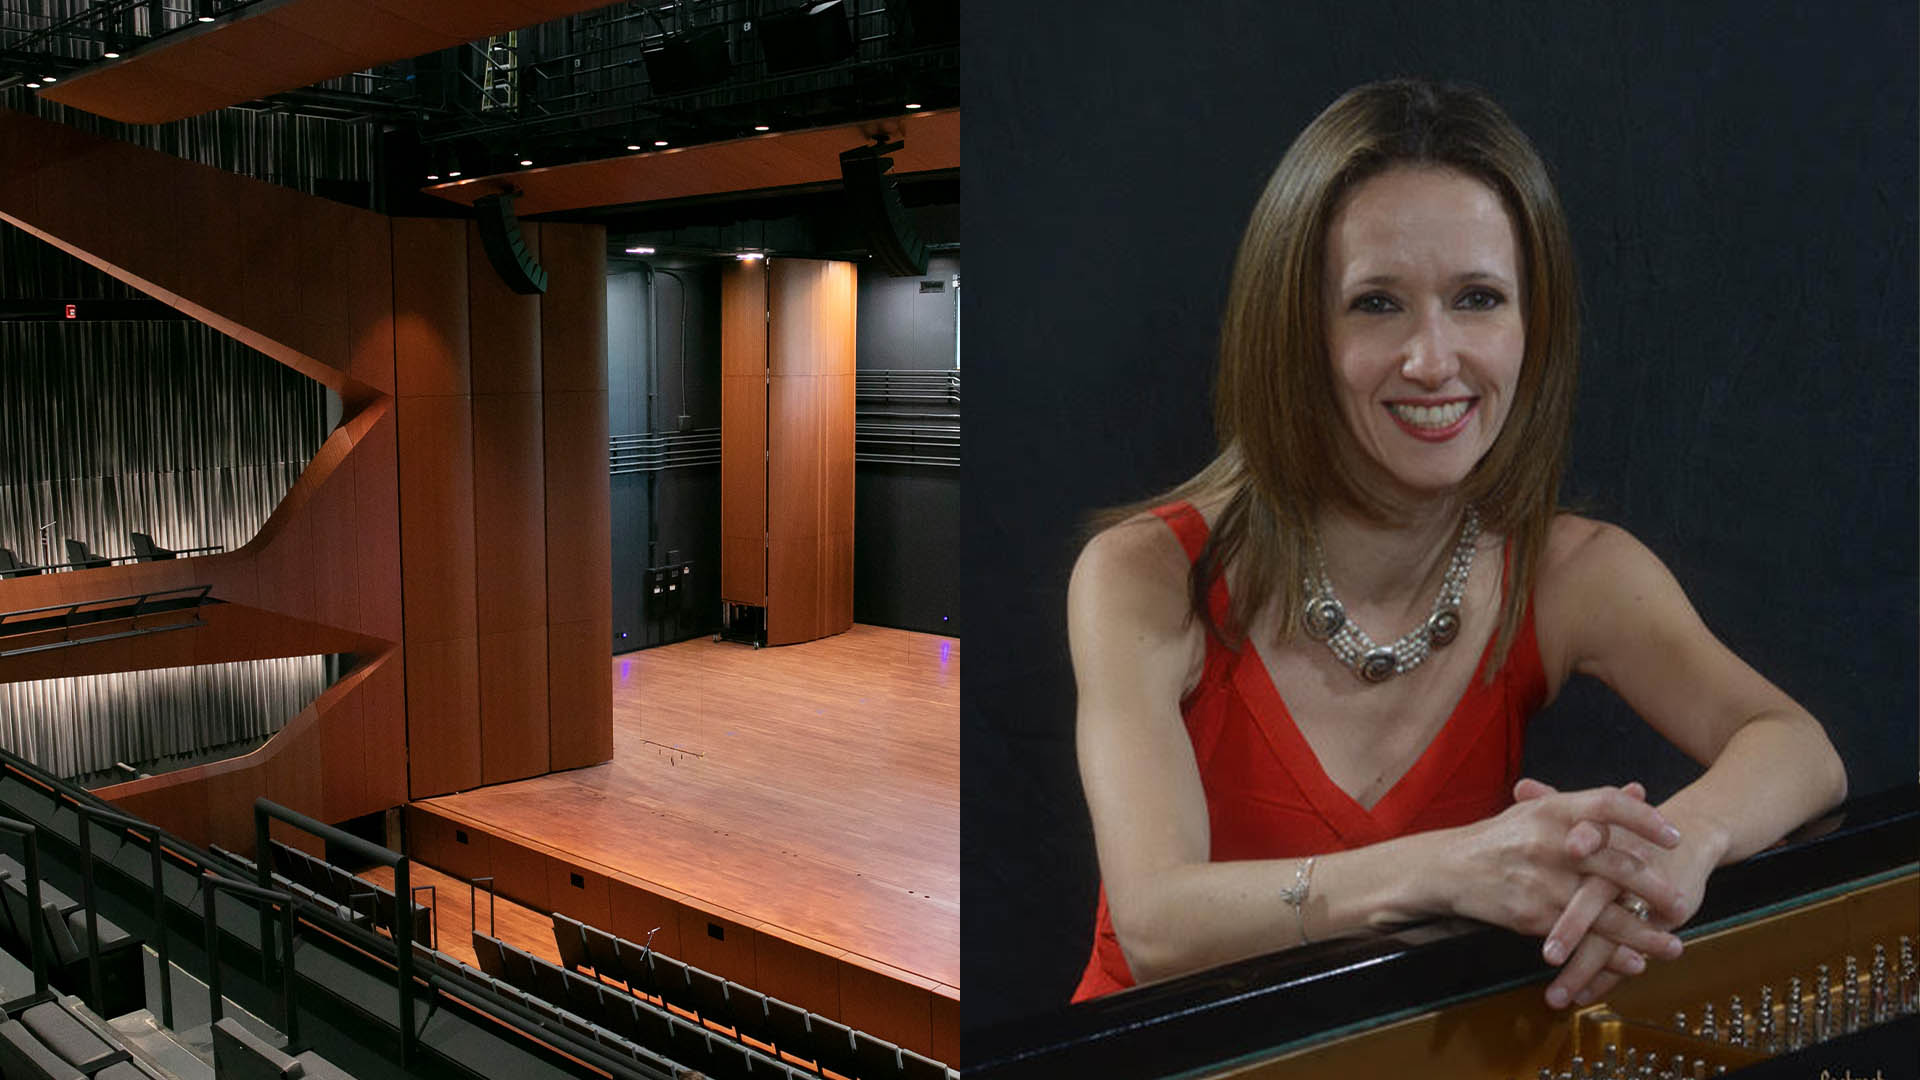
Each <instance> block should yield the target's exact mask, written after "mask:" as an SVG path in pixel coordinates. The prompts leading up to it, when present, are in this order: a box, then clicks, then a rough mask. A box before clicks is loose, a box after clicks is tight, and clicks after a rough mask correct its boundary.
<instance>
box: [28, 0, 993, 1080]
mask: <svg viewBox="0 0 1920 1080" xmlns="http://www.w3.org/2000/svg"><path fill="white" fill-rule="evenodd" d="M956 6H957V5H956V2H955V0H840V2H834V3H825V4H808V5H801V6H798V7H794V6H791V5H785V4H776V3H767V2H763V0H688V2H685V3H676V4H673V5H658V4H638V3H618V4H613V5H606V6H603V5H602V4H599V3H595V2H591V0H587V2H569V0H488V2H485V3H474V2H470V0H405V2H402V0H0V894H4V900H5V905H4V908H3V909H0V1009H3V1010H4V1018H0V1075H5V1076H8V1077H13V1076H15V1075H16V1074H17V1075H20V1076H67V1075H70V1074H71V1073H72V1072H73V1071H74V1070H75V1069H78V1070H79V1072H80V1073H82V1074H84V1075H88V1076H95V1075H97V1076H101V1077H107V1078H109V1080H114V1078H125V1077H215V1076H218V1077H226V1076H261V1075H269V1074H270V1075H275V1076H280V1075H303V1074H304V1075H306V1076H335V1075H350V1076H357V1077H399V1076H435V1077H442V1076H445V1077H455V1076H471V1077H487V1078H505V1077H529V1078H532V1077H589V1076H594V1077H615V1078H621V1080H625V1078H648V1080H671V1078H677V1077H685V1076H694V1075H699V1076H707V1077H748V1076H751V1077H754V1078H756V1080H758V1078H761V1077H766V1076H775V1077H788V1078H802V1077H813V1078H818V1077H826V1076H839V1077H843V1078H848V1080H875V1078H879V1077H895V1076H898V1077H914V1078H921V1077H925V1078H929V1080H946V1078H949V1077H953V1076H955V1075H956V1072H955V1068H956V1067H957V1066H958V1065H959V1063H960V1046H959V1027H960V1016H959V1013H960V1005H959V997H960V989H959V987H960V944H959V933H960V927H959V920H960V915H959V891H960V881H959V801H960V792H959V771H960V764H959V763H960V746H959V674H960V672H959V669H960V640H959V637H960V599H959V598H960V584H959V582H960V570H959V554H958V543H959V535H960V524H959V485H960V469H959V464H960V451H959V447H960V432H961V425H962V412H961V408H960V296H959V289H960V214H959V198H960V195H959V190H960V189H959V184H960V157H959V145H960V110H959V43H958V25H957V24H958V19H957V13H956ZM402 898H405V900H406V901H407V902H406V903H404V904H403V899H402Z"/></svg>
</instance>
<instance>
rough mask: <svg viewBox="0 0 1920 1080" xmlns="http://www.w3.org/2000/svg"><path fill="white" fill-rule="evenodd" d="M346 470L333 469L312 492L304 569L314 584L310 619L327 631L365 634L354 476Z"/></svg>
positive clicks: (351, 470) (357, 506) (357, 507)
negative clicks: (308, 547) (347, 628)
mask: <svg viewBox="0 0 1920 1080" xmlns="http://www.w3.org/2000/svg"><path fill="white" fill-rule="evenodd" d="M358 472H359V470H358V469H355V468H353V467H351V466H347V467H343V468H339V469H336V470H335V471H334V473H333V475H332V476H330V477H329V478H328V479H327V482H326V483H325V484H323V485H321V487H320V490H318V491H316V492H314V494H313V501H312V503H311V510H312V513H311V514H309V515H308V521H309V523H310V524H309V528H310V530H311V551H312V554H311V557H310V560H309V562H308V564H307V567H306V572H307V574H308V576H309V580H311V581H312V583H313V618H314V620H315V621H316V622H321V623H325V624H327V625H329V626H350V627H356V628H362V629H364V628H365V626H366V623H365V622H363V621H362V620H361V618H360V558H359V541H358V538H357V537H356V536H355V535H354V531H355V530H354V519H355V517H356V516H357V514H358V509H359V498H358V495H357V492H356V487H357V485H356V484H355V482H354V481H355V479H356V475H357V474H358Z"/></svg>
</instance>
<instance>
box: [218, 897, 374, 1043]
mask: <svg viewBox="0 0 1920 1080" xmlns="http://www.w3.org/2000/svg"><path fill="white" fill-rule="evenodd" d="M200 884H201V886H202V890H203V891H202V892H201V894H200V904H201V911H202V915H203V917H204V918H205V919H206V925H207V1000H208V1006H207V1026H208V1027H209V1028H211V1027H212V1026H213V1025H214V1024H217V1023H219V1022H220V1017H221V1016H222V1015H223V1012H222V1009H221V1005H220V924H219V923H218V922H217V921H216V920H215V918H214V906H215V903H216V901H218V900H219V898H220V894H221V893H223V892H229V893H233V894H235V895H237V896H244V897H246V898H248V899H250V900H257V901H260V902H261V903H262V904H269V905H277V906H278V907H279V908H280V914H281V931H282V936H281V944H282V945H283V946H284V947H285V949H286V951H287V954H286V963H284V964H282V965H281V975H282V980H283V983H284V987H283V989H282V990H281V993H282V994H284V995H285V998H284V1000H285V1002H286V1009H285V1011H286V1024H285V1026H286V1033H287V1046H286V1051H287V1053H289V1054H298V1053H299V1052H300V1050H299V1045H300V1010H299V1008H298V1003H297V1001H296V1000H295V996H294V991H295V972H294V969H293V935H294V928H293V924H294V921H295V919H294V913H293V894H292V893H290V892H283V891H282V890H279V889H265V888H260V887H259V886H255V885H249V884H247V883H246V882H244V881H241V880H239V879H238V878H230V877H227V876H226V875H224V874H222V873H220V872H219V871H217V870H202V871H200ZM269 918H270V916H269V914H268V908H267V907H264V906H263V907H262V908H261V909H260V922H261V928H262V933H261V935H260V960H261V966H262V968H263V969H264V968H265V966H266V961H267V957H268V949H267V943H268V942H269V941H270V940H272V939H271V937H270V936H269V935H268V934H267V933H266V932H265V930H266V923H267V922H268V920H269ZM261 977H262V978H265V977H266V972H265V970H262V972H261ZM406 1045H407V1040H406V1038H405V1033H402V1040H401V1046H402V1048H403V1049H404V1048H405V1047H406Z"/></svg>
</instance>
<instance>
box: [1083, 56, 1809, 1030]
mask: <svg viewBox="0 0 1920 1080" xmlns="http://www.w3.org/2000/svg"><path fill="white" fill-rule="evenodd" d="M1575 295H1576V290H1575V285H1574V275H1573V262H1572V257H1571V246H1570V244H1569V241H1568V239H1567V229H1566V225H1565V222H1564V219H1563V215H1562V213H1561V210H1560V204H1559V200H1558V198H1557V196H1556V195H1555V193H1554V190H1553V187H1552V184H1551V182H1550V181H1549V179H1548V176H1547V170H1546V167H1545V165H1544V164H1543V163H1542V162H1541V160H1540V158H1539V156H1538V154H1537V153H1536V152H1535V151H1534V149H1533V147H1532V144H1531V143H1530V142H1529V141H1528V140H1527V139H1526V137H1525V136H1524V135H1523V134H1521V133H1520V132H1519V131H1518V130H1517V129H1516V128H1515V127H1514V126H1513V125H1512V123H1511V122H1510V121H1509V120H1508V119H1507V117H1506V115H1505V114H1504V113H1503V112H1502V111H1501V110H1500V108H1499V107H1498V106H1497V105H1496V104H1494V103H1493V101H1492V100H1491V99H1489V98H1488V97H1487V96H1486V95H1485V94H1483V93H1481V92H1480V91H1478V90H1474V89H1471V88H1468V87H1463V86H1458V85H1441V84H1434V83H1428V82H1421V81H1413V80H1396V81H1392V82H1385V83H1375V84H1370V85H1367V86H1362V87H1359V88H1357V89H1355V90H1352V91H1350V92H1348V93H1347V94H1346V95H1344V96H1342V97H1341V98H1340V99H1339V100H1338V101H1336V102H1335V103H1334V104H1333V105H1331V106H1330V107H1329V108H1328V109H1327V110H1326V111H1325V112H1323V113H1322V114H1321V115H1320V116H1319V117H1318V118H1316V119H1315V120H1314V121H1313V123H1311V124H1310V125H1309V126H1308V127H1307V129H1306V130H1305V131H1304V132H1303V133H1302V134H1301V135H1300V137H1299V138H1298V139H1297V140H1296V141H1295V143H1294V145H1293V147H1292V149H1290V150H1289V151H1288V153H1287V155H1286V157H1285V158H1284V159H1283V160H1282V162H1281V164H1280V166H1279V167H1278V169H1277V170H1276V171H1275V172H1274V175H1273V178H1272V179H1271V180H1270V181H1269V183H1268V185H1267V188H1266V191H1265V193H1264V194H1263V196H1262V197H1261V199H1260V202H1259V204H1258V206H1257V207H1256V209H1255V211H1254V214H1253V218H1252V221H1251V222H1250V223H1249V225H1248V228H1247V231H1246V234H1245V237H1244V238H1243V240H1242V244H1241V248H1240V253H1239V257H1238V259H1237V261H1236V264H1235V269H1234V280H1233V284H1232V286H1231V288H1230V291H1229V299H1228V307H1227V314H1226V318H1225V321H1224V325H1223V328H1222V334H1221V361H1220V380H1219V397H1218V402H1217V413H1216V423H1217V426H1218V429H1219V434H1220V444H1221V447H1222V450H1221V451H1220V453H1219V455H1218V456H1217V457H1216V458H1215V459H1214V461H1213V462H1212V463H1211V464H1209V465H1208V466H1207V467H1206V468H1205V469H1203V470H1202V471H1201V472H1200V473H1199V474H1197V475H1196V476H1195V477H1193V478H1192V479H1191V480H1189V481H1187V482H1186V483H1184V484H1181V485H1179V486H1178V487H1176V488H1174V489H1173V490H1172V491H1170V492H1167V493H1165V494H1164V495H1162V496H1160V497H1157V498H1155V499H1153V500H1149V501H1148V502H1146V503H1143V504H1140V505H1138V506H1136V507H1133V508H1129V509H1126V510H1121V511H1116V512H1115V513H1114V514H1113V515H1112V516H1111V517H1110V519H1109V522H1108V527H1106V528H1105V529H1104V530H1102V531H1101V532H1099V533H1098V534H1097V535H1096V536H1095V537H1094V538H1093V539H1092V540H1091V541H1090V542H1089V543H1088V544H1087V546H1086V548H1085V550H1084V551H1083V552H1082V553H1081V555H1080V558H1079V560H1078V562H1077V564H1076V566H1075V568H1074V572H1073V579H1072V584H1071V585H1070V587H1069V593H1068V632H1069V637H1070V641H1071V651H1072V657H1073V666H1074V676H1075V683H1076V687H1077V691H1078V705H1077V745H1078V751H1079V762H1080V770H1081V777H1082V781H1083V784H1084V787H1085V790H1086V796H1087V802H1088V805H1089V808H1090V810H1091V812H1092V819H1093V826H1094V834H1095V840H1096V843H1097V846H1098V849H1099V860H1100V869H1101V875H1102V879H1103V892H1102V896H1101V899H1100V902H1099V905H1098V911H1097V913H1096V923H1097V933H1096V938H1095V942H1094V948H1093V953H1092V956H1091V958H1090V960H1089V963H1088V965H1087V968H1086V971H1085V974H1084V976H1083V978H1082V980H1081V983H1080V986H1079V989H1078V991H1077V992H1076V994H1075V997H1076V999H1077V1000H1079V999H1085V998H1089V997H1093V996H1097V995H1100V994H1104V993H1107V992H1110V991H1113V990H1117V989H1120V988H1123V987H1126V986H1129V985H1132V984H1133V983H1134V982H1135V981H1137V980H1147V979H1157V978H1162V977H1166V976H1170V975H1174V974H1179V973H1183V972H1188V971H1192V970H1195V969H1198V968H1201V967H1205V966H1209V965H1213V964H1217V963H1220V962H1223V961H1227V960H1231V959H1236V958H1240V957H1245V956H1250V955H1254V954H1257V953H1263V952H1270V951H1273V950H1277V949H1284V948H1288V947H1291V946H1295V945H1299V944H1303V943H1306V942H1309V941H1313V940H1319V939H1323V938H1327V937H1333V936H1341V935H1350V934H1364V933H1372V932H1377V931H1380V930H1383V929H1388V928H1392V927H1396V926H1399V925H1403V924H1405V923H1408V922H1411V921H1414V920H1417V919H1422V918H1426V917H1431V916H1437V915H1464V916H1469V917H1472V918H1476V919H1479V920H1481V921H1484V922H1488V923H1492V924H1495V925H1499V926H1504V927H1507V928H1509V929H1512V930H1516V931H1518V932H1521V933H1524V934H1528V935H1531V936H1534V937H1538V938H1541V939H1543V941H1542V955H1543V956H1544V958H1545V959H1546V961H1547V962H1548V963H1550V964H1554V965H1563V970H1562V971H1561V972H1560V974H1559V976H1558V977H1557V978H1556V979H1555V980H1554V981H1553V983H1552V985H1551V986H1550V987H1549V988H1548V990H1547V993H1546V998H1547V1002H1548V1003H1549V1004H1550V1005H1551V1006H1553V1007H1555V1008H1560V1007H1564V1006H1566V1005H1567V1004H1569V1003H1571V1002H1576V1001H1578V1002H1586V1001H1591V1000H1593V999H1594V998H1595V997H1596V996H1597V995H1598V994H1600V993H1603V992H1604V991H1605V990H1607V989H1608V988H1609V987H1610V986H1611V985H1612V984H1613V983H1614V982H1615V981H1616V980H1617V979H1619V978H1620V977H1623V976H1627V975H1631V974H1635V973H1638V972H1639V971H1641V970H1643V969H1644V968H1645V966H1646V963H1647V958H1648V957H1649V956H1659V957H1672V956H1675V955H1678V953H1679V951H1680V947H1681V946H1680V941H1679V939H1678V938H1677V937H1675V936H1673V935H1672V934H1671V933H1670V932H1669V931H1670V930H1672V929H1673V928H1675V927H1677V926H1678V925H1680V924H1681V923H1683V922H1685V921H1686V920H1687V919H1688V918H1689V917H1690V916H1691V915H1692V914H1693V912H1694V911H1695V910H1696V909H1697V908H1698V906H1699V904H1700V901H1701V898H1702V894H1703V890H1704V887H1705V881H1706V877H1707V874H1708V872H1709V871H1711V870H1712V869H1713V868H1714V867H1715V866H1717V865H1719V864H1721V863H1723V862H1727V861H1731V860H1734V859H1738V858H1743V857H1745V856H1746V855H1749V854H1752V853H1753V852H1755V851H1757V850H1759V849H1760V848H1762V847H1764V846H1766V845H1768V844H1770V843H1772V842H1773V841H1774V840H1776V839H1778V838H1779V837H1780V836H1781V835H1783V834H1784V833H1785V832H1787V831H1788V830H1789V829H1791V828H1792V827H1794V826H1795V825H1797V824H1799V823H1800V822H1802V821H1804V820H1806V819H1807V818H1809V817H1811V816H1812V815H1814V814H1816V813H1818V812H1819V811H1821V810H1823V809H1825V808H1827V807H1829V806H1831V805H1833V804H1834V803H1836V802H1838V801H1839V800H1840V798H1841V797H1842V795H1843V794H1844V792H1845V787H1846V782H1845V776H1844V772H1843V770H1842V769H1841V766H1840V762H1839V759H1838V757H1837V756H1836V755H1835V753H1834V751H1833V749H1832V747H1831V746H1830V745H1829V743H1828V740H1827V737H1826V735H1825V733H1824V732H1823V729H1822V728H1821V725H1820V724H1819V723H1818V722H1816V721H1815V720H1814V719H1813V718H1812V717H1811V716H1810V715H1808V713H1807V712H1806V710H1804V709H1802V708H1801V707H1800V706H1799V705H1797V704H1796V703H1795V702H1794V701H1793V700H1792V699H1791V698H1789V697H1788V696H1787V695H1786V694H1785V693H1783V692H1781V691H1780V690H1779V689H1777V688H1775V687H1774V686H1773V685H1772V684H1771V683H1769V682H1768V681H1767V680H1766V679H1765V678H1763V677H1762V676H1761V675H1759V674H1758V673H1757V672H1755V671H1754V670H1753V669H1752V668H1751V667H1749V666H1747V665H1746V664H1745V663H1744V662H1742V661H1741V660H1740V659H1739V658H1738V657H1736V656H1735V655H1734V654H1733V653H1732V652H1730V651H1729V650H1728V649H1727V648H1726V647H1725V646H1723V645H1722V644H1721V643H1720V642H1719V641H1718V640H1717V639H1716V638H1715V637H1714V636H1713V634H1712V633H1711V632H1709V631H1708V629H1707V628H1706V626H1705V625H1704V624H1703V623H1702V622H1701V621H1700V619H1699V618H1698V616H1697V615H1695V613H1694V611H1693V609H1692V607H1691V606H1690V605H1689V604H1688V602H1687V599H1686V597H1685V595H1684V593H1683V592H1682V591H1681V588H1680V586H1679V585H1678V583H1677V582H1676V581H1675V580H1674V578H1673V576H1672V575H1671V574H1670V573H1668V572H1667V570H1666V568H1665V567H1664V566H1663V565H1662V564H1661V563H1660V561H1659V560H1658V559H1657V558H1655V557H1654V556H1653V555H1652V554H1651V553H1650V552H1649V551H1648V550H1647V549H1646V548H1645V547H1643V546H1642V545H1640V544H1639V543H1638V542H1637V541H1635V540H1634V539H1633V538H1632V537H1631V536H1629V535H1628V534H1626V533H1625V532H1624V531H1622V530H1620V529H1618V528H1614V527H1612V526H1608V525H1604V524H1601V523H1598V522H1595V521H1591V520H1587V519H1584V518H1581V517H1577V516H1574V515H1571V514H1567V513H1563V512H1561V511H1560V510H1559V508H1558V506H1557V493H1558V488H1559V477H1560V472H1561V467H1562V463H1563V461H1564V458H1565V452H1566V450H1565V448H1566V443H1567V431H1568V420H1569V415H1570V401H1571V397H1572V393H1573V386H1574V369H1575V353H1576V349H1577V342H1578V333H1577V327H1576V318H1575V314H1576V312H1575V302H1574V297H1575ZM1376 635H1378V636H1377V637H1376ZM1377 641H1385V642H1386V644H1376V642H1377ZM1575 673H1584V674H1589V675H1593V676H1596V677H1598V678H1599V679H1601V680H1602V681H1604V682H1605V683H1607V684H1608V685H1609V686H1611V687H1612V688H1613V689H1614V690H1615V691H1617V692H1618V693H1619V694H1620V695H1621V697H1622V698H1624V699H1625V700H1626V701H1627V702H1628V703H1629V704H1631V705H1632V706H1633V707H1634V708H1635V709H1636V710H1637V711H1638V712H1639V713H1640V715H1641V716H1642V717H1643V718H1644V719H1645V720H1646V721H1647V723H1648V724H1649V725H1651V726H1652V727H1653V728H1654V729H1655V730H1657V731H1658V732H1659V733H1660V734H1661V735H1663V736H1664V737H1665V738H1666V739H1667V740H1669V741H1670V742H1671V743H1673V744H1674V745H1675V746H1677V747H1679V748H1680V749H1681V750H1682V751H1684V752H1685V753H1686V754H1688V755H1689V756H1691V757H1692V758H1694V759H1695V760H1696V761H1698V762H1700V763H1701V764H1702V765H1703V766H1706V770H1705V772H1704V773H1703V774H1702V775H1701V776H1700V777H1699V778H1698V779H1697V780H1695V781H1694V782H1693V783H1691V784H1689V785H1687V786H1686V787H1684V788H1682V789H1681V790H1680V791H1679V792H1678V793H1676V794H1675V795H1673V797H1672V798H1670V799H1667V800H1665V801H1664V802H1662V803H1661V804H1660V805H1659V806H1657V807H1656V806H1653V805H1650V804H1649V803H1648V802H1647V801H1646V799H1645V789H1644V788H1643V787H1642V786H1641V785H1640V784H1638V783H1633V782H1628V783H1625V784H1623V785H1622V786H1619V787H1601V788H1594V789H1589V790H1584V791H1578V792H1568V793H1561V792H1556V791H1554V790H1553V789H1551V788H1549V787H1547V786H1546V785H1544V784H1541V783H1538V782H1536V781H1533V780H1528V779H1523V778H1522V777H1521V775H1520V761H1521V743H1522V737H1523V734H1524V731H1525V726H1526V721H1527V719H1528V717H1530V716H1531V715H1532V714H1533V713H1534V712H1535V711H1536V710H1537V709H1539V708H1540V707H1541V706H1542V705H1543V704H1544V703H1545V702H1547V701H1549V700H1551V699H1552V697H1553V696H1554V695H1555V694H1556V693H1557V692H1558V691H1559V689H1560V687H1561V685H1562V684H1563V683H1565V682H1566V680H1567V679H1568V678H1569V677H1570V676H1571V675H1573V674H1575Z"/></svg>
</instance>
